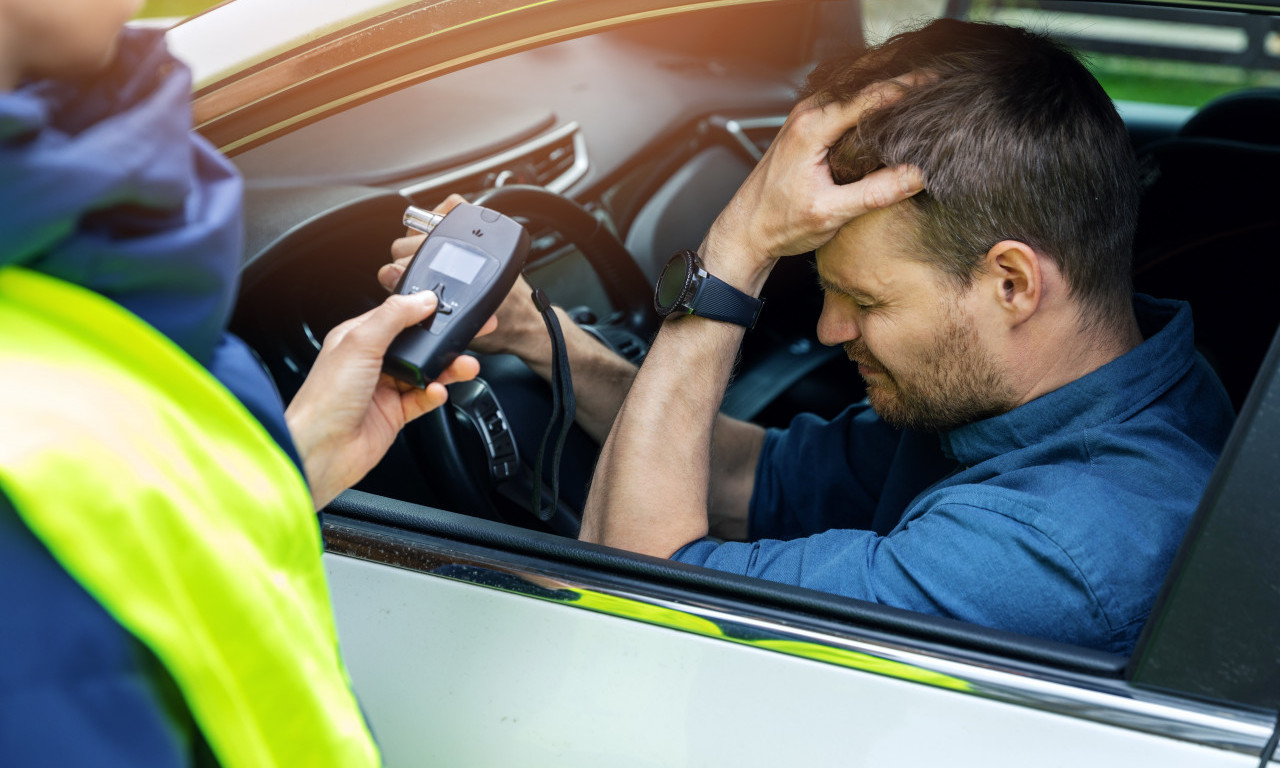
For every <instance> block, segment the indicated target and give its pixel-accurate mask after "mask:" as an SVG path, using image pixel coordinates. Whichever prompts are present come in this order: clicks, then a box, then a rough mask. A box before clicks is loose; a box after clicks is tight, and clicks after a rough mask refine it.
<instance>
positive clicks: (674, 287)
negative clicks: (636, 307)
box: [653, 254, 689, 316]
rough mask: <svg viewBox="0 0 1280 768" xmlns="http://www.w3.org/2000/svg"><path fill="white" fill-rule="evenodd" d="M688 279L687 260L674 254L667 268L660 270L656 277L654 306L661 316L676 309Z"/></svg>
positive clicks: (681, 255)
mask: <svg viewBox="0 0 1280 768" xmlns="http://www.w3.org/2000/svg"><path fill="white" fill-rule="evenodd" d="M688 277H689V260H688V258H687V257H685V256H684V254H676V255H675V256H673V257H672V259H671V261H668V262H667V266H665V267H663V268H662V274H661V275H659V276H658V287H657V290H656V291H655V292H654V296H653V298H654V302H653V303H654V306H655V307H656V308H657V310H658V312H659V313H660V314H662V315H664V316H665V315H666V314H668V313H669V312H671V310H673V309H675V308H676V305H677V304H678V303H679V302H680V299H681V297H682V296H683V295H684V288H685V284H686V283H687V282H688Z"/></svg>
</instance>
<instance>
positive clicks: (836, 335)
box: [818, 295, 862, 347]
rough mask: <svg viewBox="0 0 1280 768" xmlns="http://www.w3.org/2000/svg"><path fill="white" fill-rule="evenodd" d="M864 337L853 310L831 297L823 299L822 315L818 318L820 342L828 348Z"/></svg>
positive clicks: (827, 296)
mask: <svg viewBox="0 0 1280 768" xmlns="http://www.w3.org/2000/svg"><path fill="white" fill-rule="evenodd" d="M861 337H862V329H861V328H859V327H858V318H857V317H855V315H854V313H853V311H852V310H850V309H848V308H846V307H843V306H841V302H838V301H836V300H834V299H832V297H831V296H830V295H826V296H824V297H823V299H822V314H821V315H820V316H819V317H818V341H820V342H822V343H823V344H825V345H826V346H828V347H834V346H837V345H839V344H843V343H845V342H846V341H854V340H855V339H858V338H861Z"/></svg>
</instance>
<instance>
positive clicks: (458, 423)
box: [405, 185, 658, 536]
mask: <svg viewBox="0 0 1280 768" xmlns="http://www.w3.org/2000/svg"><path fill="white" fill-rule="evenodd" d="M474 202H475V204H476V205H483V206H485V207H487V208H492V209H494V210H496V211H500V212H502V213H504V214H506V215H508V216H511V217H512V218H517V219H524V220H526V221H528V222H530V223H532V224H535V225H539V226H542V227H548V228H551V229H554V230H556V231H557V232H559V233H560V234H561V235H562V236H563V237H564V238H565V239H566V240H568V241H569V242H570V243H572V244H573V245H574V246H576V247H577V248H578V250H579V251H580V252H581V253H582V255H583V256H584V257H585V259H586V261H587V264H588V265H590V267H591V269H592V271H593V272H594V273H595V275H596V277H597V278H599V280H600V283H601V285H602V287H603V289H604V292H605V295H606V296H607V297H608V299H609V301H610V303H611V304H612V305H613V309H614V313H613V314H612V315H611V316H610V317H609V318H608V319H607V321H606V322H605V323H603V324H601V325H599V326H596V327H594V328H590V329H589V330H592V331H594V333H593V335H594V336H596V337H597V338H600V339H601V341H602V343H606V344H609V345H610V346H615V349H616V348H617V347H616V345H615V344H613V343H611V342H610V341H609V340H615V339H621V340H624V343H625V344H626V345H628V346H630V347H632V348H634V347H635V346H636V345H637V344H638V345H639V346H640V348H641V354H642V353H643V350H644V349H647V346H648V342H649V340H650V339H651V337H652V334H653V332H654V331H655V330H656V328H657V325H658V318H657V316H656V314H655V313H654V311H653V304H652V296H653V287H652V286H651V285H650V283H649V280H648V278H647V277H645V275H644V273H643V272H642V271H641V270H640V267H639V266H638V265H637V264H636V262H635V260H634V259H633V258H632V257H631V254H630V253H629V252H628V251H627V249H626V247H625V246H624V245H623V244H622V243H621V241H619V240H618V237H617V236H616V235H615V234H614V233H613V231H612V230H610V229H609V228H608V227H607V226H605V225H604V223H603V222H601V221H600V220H599V219H597V218H596V217H595V216H593V215H591V213H589V212H588V211H587V210H586V209H584V208H583V207H582V206H580V205H578V204H577V203H576V202H574V201H573V200H570V199H569V198H567V197H564V196H563V195H559V194H556V193H554V192H549V191H547V190H546V189H543V188H542V187H535V186H525V185H511V186H504V187H498V188H495V189H491V190H488V191H486V192H484V193H483V194H481V195H480V196H479V197H477V198H476V200H475V201H474ZM550 298H551V300H552V301H553V302H554V301H555V300H556V297H555V296H551V297H550ZM477 357H478V358H479V359H480V378H479V379H478V380H477V381H474V382H466V383H462V384H454V385H450V388H449V389H450V393H449V401H450V402H449V403H448V404H446V405H445V406H444V407H443V408H437V409H436V410H435V411H432V412H431V413H428V414H427V415H425V416H423V417H422V418H420V419H418V420H417V421H416V422H414V424H413V425H412V426H411V428H410V429H406V431H405V439H406V441H407V442H408V443H409V447H410V449H411V450H412V451H413V452H414V453H415V454H416V457H415V458H416V459H417V461H418V465H419V466H420V467H422V468H423V472H424V474H426V475H427V476H428V482H429V483H430V485H431V487H432V488H433V490H435V492H436V493H437V495H438V496H439V498H440V503H441V505H442V506H445V507H446V508H449V509H453V510H455V511H458V512H462V513H465V514H468V515H473V516H478V517H485V518H489V519H493V520H500V521H503V522H509V523H513V524H516V525H521V526H524V527H533V528H545V529H548V530H551V531H553V532H556V533H560V534H563V535H566V536H576V535H577V532H578V527H579V524H580V514H579V511H580V510H581V508H582V505H583V502H584V501H585V493H586V486H587V483H588V482H589V481H590V478H591V472H592V469H593V468H594V465H595V459H596V455H597V454H598V452H599V446H598V445H597V444H596V443H595V441H594V440H592V439H591V438H590V437H589V436H588V435H587V434H586V433H585V432H583V431H582V430H581V429H580V428H579V427H578V426H577V425H574V426H573V428H572V429H571V430H570V432H569V436H568V438H567V439H566V442H565V446H564V453H563V456H562V459H561V464H562V466H561V469H560V473H561V479H560V488H561V496H562V499H560V500H558V503H557V504H556V506H555V508H554V509H553V512H552V516H551V518H550V519H549V520H547V521H545V522H543V521H540V520H539V519H538V518H537V517H535V515H534V513H533V512H532V511H531V509H530V503H531V499H532V495H533V470H532V466H533V457H534V456H535V455H536V454H537V451H538V449H539V447H540V445H541V442H542V437H543V431H544V430H545V429H546V426H547V421H548V419H549V418H550V415H551V390H550V385H548V384H547V383H546V382H545V381H543V379H542V378H541V377H539V376H538V375H537V374H535V373H534V372H533V371H531V370H530V369H529V368H528V366H526V365H525V364H524V363H523V362H521V361H520V360H519V359H517V358H516V357H514V356H512V355H477ZM546 464H547V465H548V466H545V467H544V478H543V487H544V489H549V488H550V487H551V482H550V472H551V471H552V469H553V468H552V467H550V466H549V464H550V462H546ZM547 501H550V498H549V495H548V496H547V497H546V498H545V501H544V503H545V502H547Z"/></svg>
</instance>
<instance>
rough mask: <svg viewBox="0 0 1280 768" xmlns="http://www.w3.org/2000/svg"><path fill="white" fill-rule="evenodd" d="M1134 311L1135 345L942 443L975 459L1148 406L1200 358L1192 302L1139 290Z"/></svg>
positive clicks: (960, 457) (967, 460)
mask: <svg viewBox="0 0 1280 768" xmlns="http://www.w3.org/2000/svg"><path fill="white" fill-rule="evenodd" d="M1134 311H1135V313H1136V315H1137V318H1138V327H1139V329H1140V330H1141V332H1142V335H1143V338H1144V339H1145V341H1143V342H1142V343H1141V344H1139V345H1138V346H1137V347H1134V348H1133V349H1132V350H1130V351H1129V352H1127V353H1125V354H1123V355H1121V356H1120V357H1118V358H1116V359H1115V360H1112V361H1111V362H1109V363H1107V364H1106V365H1104V366H1102V367H1101V368H1098V369H1097V370H1095V371H1093V372H1091V373H1088V374H1085V375H1084V376H1081V377H1080V378H1078V379H1076V380H1075V381H1072V382H1070V383H1068V384H1066V385H1065V386H1062V387H1060V388H1058V389H1056V390H1054V391H1052V392H1049V393H1047V394H1044V395H1041V396H1040V397H1038V398H1036V399H1035V400H1032V401H1031V402H1029V403H1025V404H1023V405H1021V406H1018V407H1017V408H1014V409H1013V410H1012V411H1009V412H1008V413H1003V414H1001V415H999V416H993V417H991V418H989V419H983V420H981V421H976V422H973V423H972V424H966V425H964V426H962V427H958V428H956V429H953V430H951V431H949V432H944V433H942V434H940V435H939V438H940V440H941V443H942V450H943V451H944V452H945V453H946V454H947V455H948V456H950V457H952V458H954V459H955V460H956V461H958V462H960V463H961V464H962V465H965V466H973V465H975V464H978V463H980V462H983V461H986V460H988V459H991V458H994V457H995V456H999V455H1001V454H1004V453H1008V452H1009V451H1012V450H1016V449H1018V448H1025V447H1027V446H1029V445H1034V444H1036V443H1039V442H1042V441H1044V440H1045V439H1046V438H1049V437H1052V436H1054V435H1057V434H1062V433H1066V432H1077V431H1080V430H1085V429H1090V428H1093V427H1096V426H1098V425H1100V424H1103V423H1106V422H1109V421H1113V420H1117V419H1121V418H1124V417H1126V416H1128V415H1129V414H1131V413H1134V412H1136V411H1138V410H1141V409H1142V408H1144V407H1146V405H1147V404H1148V403H1150V402H1151V401H1152V400H1154V399H1155V398H1156V397H1158V396H1159V395H1160V394H1161V393H1162V392H1164V391H1165V390H1166V389H1168V388H1169V386H1171V385H1172V384H1173V382H1174V381H1176V380H1177V379H1178V378H1179V377H1181V376H1182V375H1183V374H1184V373H1186V371H1187V368H1188V367H1190V365H1191V363H1192V360H1193V359H1194V355H1193V354H1192V353H1193V349H1192V343H1193V342H1192V328H1191V307H1190V306H1189V305H1187V304H1186V303H1185V302H1180V301H1170V300H1161V299H1153V298H1151V297H1150V296H1143V295H1141V294H1138V295H1135V296H1134Z"/></svg>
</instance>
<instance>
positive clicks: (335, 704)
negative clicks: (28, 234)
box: [0, 267, 379, 768]
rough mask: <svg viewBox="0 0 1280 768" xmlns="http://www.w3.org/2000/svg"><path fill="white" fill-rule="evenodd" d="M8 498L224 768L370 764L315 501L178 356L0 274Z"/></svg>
mask: <svg viewBox="0 0 1280 768" xmlns="http://www.w3.org/2000/svg"><path fill="white" fill-rule="evenodd" d="M0 489H3V492H4V493H5V495H7V496H8V497H9V499H10V501H11V502H12V504H13V507H14V508H15V509H16V510H17V513H18V515H19V516H20V517H21V518H22V519H23V521H24V522H25V523H26V525H27V526H28V527H29V528H30V529H31V530H32V532H33V533H34V534H35V535H36V536H37V537H38V538H39V539H40V540H41V541H42V542H43V543H44V544H45V546H46V547H48V549H49V551H50V552H51V553H52V554H53V556H54V557H55V558H56V559H57V560H58V562H59V563H60V564H61V565H62V566H63V567H64V568H65V569H66V570H67V572H68V573H70V574H71V575H72V576H73V577H74V578H75V579H76V580H77V581H78V582H79V583H80V584H81V585H82V586H84V588H85V589H86V590H88V592H89V593H90V594H91V595H93V596H94V598H95V599H96V600H98V602H100V603H101V604H102V605H103V606H104V607H105V608H106V609H107V611H108V612H110V613H111V615H112V616H113V617H114V618H115V619H116V620H117V621H118V622H119V623H120V624H121V625H122V626H123V627H124V628H126V629H127V630H128V631H129V632H131V633H132V634H133V635H134V636H135V637H136V638H138V640H140V641H141V642H142V643H144V644H145V645H146V646H147V647H148V648H150V649H151V651H152V652H153V653H154V654H155V655H156V657H157V658H159V659H160V661H161V662H162V663H163V664H164V665H165V667H166V668H167V669H168V671H169V673H170V674H171V675H172V676H173V679H174V681H175V682H176V683H177V685H178V687H179V689H180V690H181V691H182V693H183V696H184V697H185V699H186V702H187V704H188V706H189V707H190V709H191V712H192V715H193V716H194V718H195V721H196V723H197V724H198V725H199V727H200V729H201V731H202V733H203V734H204V736H205V739H206V740H207V741H208V742H209V746H210V747H211V748H212V750H213V752H214V754H215V755H216V756H217V757H218V759H219V761H220V762H221V763H222V765H224V766H252V767H253V768H259V767H261V766H290V767H291V768H292V767H294V766H330V765H332V766H344V768H350V767H351V766H372V765H377V764H378V763H379V756H378V751H377V748H376V747H375V745H374V743H373V739H372V737H371V736H370V733H369V730H368V727H367V725H366V724H365V721H364V718H363V717H362V715H361V713H360V710H359V707H358V705H357V703H356V701H355V697H354V695H353V694H352V692H351V687H350V684H349V681H348V679H347V675H346V671H345V668H344V667H343V664H342V661H341V658H340V657H339V654H338V644H337V633H336V630H335V628H334V623H333V615H332V610H331V608H330V603H329V595H328V587H327V585H326V583H325V576H324V571H323V568H322V565H321V559H320V555H321V551H322V544H321V541H320V535H319V530H318V526H317V525H316V518H315V513H314V511H313V510H312V508H311V500H310V496H309V494H308V491H307V488H306V484H305V482H304V481H303V478H302V476H301V475H300V474H299V472H298V470H297V468H296V467H295V466H294V464H293V463H292V462H291V461H290V460H289V459H288V457H287V456H286V455H285V454H284V452H283V451H281V450H280V448H279V446H278V445H276V444H275V442H274V441H273V440H272V439H271V437H270V436H269V435H268V434H267V432H266V430H265V429H263V427H262V426H261V424H259V423H258V421H257V420H256V419H254V418H253V416H252V415H250V414H249V412H248V411H246V410H245V408H244V407H243V406H242V405H241V404H240V402H239V401H238V400H236V398H235V397H234V396H233V395H232V394H231V393H230V392H228V391H227V390H226V389H225V388H224V387H223V386H222V385H221V384H220V383H219V382H218V381H217V380H216V379H214V378H213V377H212V376H211V375H210V374H209V373H208V372H207V371H206V370H205V369H204V368H203V367H201V366H200V365H199V364H198V363H196V362H195V361H194V360H192V359H191V358H190V357H188V356H187V355H186V354H185V353H184V352H183V351H182V350H181V349H180V348H179V347H177V346H176V345H175V344H173V343H172V342H171V341H170V340H169V339H168V338H166V337H165V336H164V335H162V334H161V333H159V332H158V331H156V330H155V329H154V328H152V327H151V326H149V325H147V324H146V323H144V322H143V321H141V320H140V319H138V318H137V317H135V316H133V315H132V314H130V313H129V312H127V311H126V310H124V309H122V308H121V307H119V306H118V305H116V304H114V303H112V302H111V301H108V300H107V299H105V298H103V297H101V296H99V295H98V294H96V293H93V292H91V291H88V290H85V289H83V288H80V287H78V286H75V285H71V284H69V283H65V282H62V281H59V280H56V279H54V278H51V277H48V276H45V275H43V274H40V273H37V272H33V271H30V270H26V269H22V268H19V267H6V268H3V269H0Z"/></svg>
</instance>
